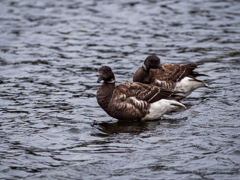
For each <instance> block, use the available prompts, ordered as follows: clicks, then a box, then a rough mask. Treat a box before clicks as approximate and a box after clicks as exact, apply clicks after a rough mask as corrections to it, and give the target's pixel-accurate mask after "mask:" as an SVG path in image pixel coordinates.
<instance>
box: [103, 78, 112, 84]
mask: <svg viewBox="0 0 240 180" xmlns="http://www.w3.org/2000/svg"><path fill="white" fill-rule="evenodd" d="M104 82H105V83H109V84H113V83H115V79H111V80H109V81H104Z"/></svg>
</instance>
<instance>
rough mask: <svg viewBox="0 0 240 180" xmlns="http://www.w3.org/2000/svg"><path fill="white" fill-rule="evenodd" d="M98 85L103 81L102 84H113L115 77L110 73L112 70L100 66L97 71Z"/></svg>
mask: <svg viewBox="0 0 240 180" xmlns="http://www.w3.org/2000/svg"><path fill="white" fill-rule="evenodd" d="M98 74H99V77H98V81H97V82H98V83H99V82H100V81H102V80H104V82H107V83H113V82H114V81H115V77H114V74H113V72H112V69H111V68H110V67H108V66H102V67H101V68H100V69H99V70H98Z"/></svg>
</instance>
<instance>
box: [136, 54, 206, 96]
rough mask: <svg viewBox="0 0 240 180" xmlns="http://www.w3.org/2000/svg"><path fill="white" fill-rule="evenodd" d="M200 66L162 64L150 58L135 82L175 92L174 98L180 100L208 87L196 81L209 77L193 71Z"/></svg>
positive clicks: (153, 57) (137, 72) (192, 64)
mask: <svg viewBox="0 0 240 180" xmlns="http://www.w3.org/2000/svg"><path fill="white" fill-rule="evenodd" d="M198 65H199V64H196V63H190V64H184V65H177V64H161V63H160V59H159V58H158V57H157V56H155V55H152V56H148V57H147V58H146V59H145V61H144V63H143V65H142V67H140V68H139V69H138V70H137V71H136V72H135V74H134V76H133V82H141V83H144V84H151V85H154V86H159V87H161V88H165V89H169V90H173V91H175V93H174V94H173V96H174V97H175V98H176V99H178V100H180V99H183V98H185V97H187V96H188V95H190V94H191V93H192V92H193V91H194V90H195V89H197V88H200V87H208V85H207V84H206V83H205V82H204V81H201V80H198V79H196V77H197V76H207V75H205V74H199V73H197V72H194V71H193V70H194V69H196V68H197V66H198Z"/></svg>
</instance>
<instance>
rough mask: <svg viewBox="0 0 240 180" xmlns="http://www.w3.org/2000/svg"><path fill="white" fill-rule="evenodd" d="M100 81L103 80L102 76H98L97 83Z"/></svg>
mask: <svg viewBox="0 0 240 180" xmlns="http://www.w3.org/2000/svg"><path fill="white" fill-rule="evenodd" d="M102 80H103V76H102V75H99V76H98V80H97V82H98V83H100V81H102Z"/></svg>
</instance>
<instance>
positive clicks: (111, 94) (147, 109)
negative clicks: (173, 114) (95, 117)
mask: <svg viewBox="0 0 240 180" xmlns="http://www.w3.org/2000/svg"><path fill="white" fill-rule="evenodd" d="M102 80H103V83H102V85H101V86H100V87H99V89H98V91H97V102H98V104H99V105H100V107H101V108H102V109H103V110H104V111H105V112H106V113H107V114H108V115H110V116H112V117H114V118H116V119H121V120H155V119H160V117H161V116H162V115H163V114H165V113H167V112H170V111H173V110H176V109H179V108H185V106H184V105H183V104H182V103H180V102H179V101H177V100H175V99H174V98H173V97H170V96H171V95H172V94H173V91H170V90H164V89H162V88H160V87H157V86H153V85H147V84H142V83H135V82H126V83H122V84H120V85H117V86H116V85H115V77H114V74H113V72H112V70H111V68H110V67H108V66H103V67H101V68H100V69H99V78H98V81H97V82H100V81H102Z"/></svg>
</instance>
